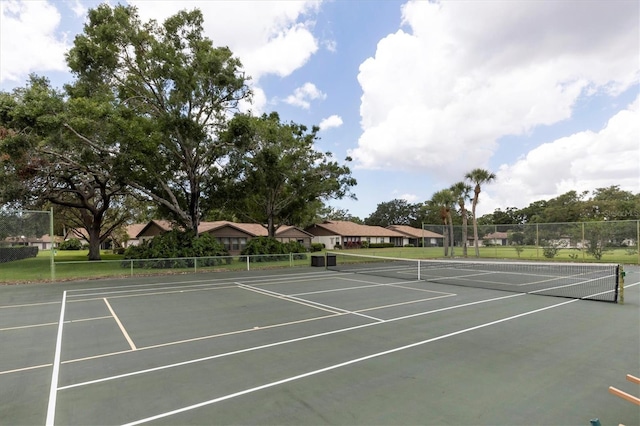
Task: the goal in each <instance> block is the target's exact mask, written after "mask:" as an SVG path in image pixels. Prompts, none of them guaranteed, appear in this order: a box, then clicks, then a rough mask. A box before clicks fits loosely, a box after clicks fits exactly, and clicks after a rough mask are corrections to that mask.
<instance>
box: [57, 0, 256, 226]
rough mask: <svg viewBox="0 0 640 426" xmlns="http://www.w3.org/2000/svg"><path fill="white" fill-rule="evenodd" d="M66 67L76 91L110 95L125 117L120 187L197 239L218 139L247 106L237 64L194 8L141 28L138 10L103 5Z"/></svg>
mask: <svg viewBox="0 0 640 426" xmlns="http://www.w3.org/2000/svg"><path fill="white" fill-rule="evenodd" d="M67 62H68V64H69V66H70V68H71V70H72V72H73V74H74V75H75V77H76V78H77V79H78V84H84V85H91V86H92V85H99V86H105V87H109V88H111V90H112V91H113V94H114V96H115V97H116V99H117V100H118V102H119V103H120V105H121V106H122V107H123V108H124V107H126V108H127V109H128V114H129V115H128V117H125V118H126V120H123V121H122V126H121V129H120V130H121V134H120V140H119V144H120V146H119V147H120V151H121V152H122V154H123V157H122V158H123V160H124V161H123V162H122V163H121V172H122V173H121V174H122V176H123V178H124V179H125V181H126V183H127V184H128V185H130V186H131V187H133V188H135V189H136V190H137V191H139V192H140V193H142V194H145V195H146V196H147V197H149V198H150V199H152V200H153V201H155V202H156V203H157V204H158V205H159V206H160V207H161V208H162V209H164V211H165V212H166V213H167V214H168V215H169V216H171V217H172V219H173V220H174V221H175V222H176V223H178V224H179V225H180V226H182V227H184V228H185V229H190V230H193V231H195V232H197V229H198V224H199V221H200V219H201V217H202V215H203V208H202V205H201V204H202V200H203V199H206V197H207V196H208V194H209V193H210V192H212V191H215V190H216V187H217V179H218V177H219V170H220V167H219V163H220V161H221V159H223V158H224V157H225V156H226V154H227V149H226V147H224V146H222V145H221V144H220V142H219V140H218V133H219V131H220V129H221V128H223V127H224V124H225V122H226V120H227V118H228V115H229V114H230V113H231V112H233V111H236V110H237V108H238V106H239V103H240V102H241V101H243V100H249V98H250V90H249V88H248V86H247V84H246V83H247V78H246V77H245V75H244V73H243V72H242V68H241V63H240V61H239V60H238V59H237V58H235V57H234V56H233V54H232V52H231V51H230V50H229V49H228V48H226V47H214V46H213V43H212V41H211V40H209V39H208V38H206V37H205V36H204V35H203V17H202V13H201V12H200V11H199V10H193V11H181V12H179V13H177V14H176V15H174V16H171V17H170V18H168V19H167V20H165V21H164V22H163V23H158V22H156V21H153V20H152V21H149V22H146V23H143V22H141V21H140V19H139V17H138V14H137V10H136V9H135V8H134V7H129V6H127V7H125V6H121V5H119V6H115V7H113V8H112V7H110V6H109V5H106V4H103V5H100V6H99V7H97V8H96V9H93V10H90V11H89V15H88V22H87V24H86V25H85V28H84V32H83V33H82V34H80V35H78V36H77V37H76V39H75V41H74V46H73V48H72V49H71V50H70V52H69V54H68V58H67Z"/></svg>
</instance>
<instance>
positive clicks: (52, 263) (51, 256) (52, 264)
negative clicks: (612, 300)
mask: <svg viewBox="0 0 640 426" xmlns="http://www.w3.org/2000/svg"><path fill="white" fill-rule="evenodd" d="M49 236H50V237H51V250H50V253H49V262H50V269H51V282H56V262H55V259H54V252H55V245H56V237H55V235H53V207H51V209H50V210H49Z"/></svg>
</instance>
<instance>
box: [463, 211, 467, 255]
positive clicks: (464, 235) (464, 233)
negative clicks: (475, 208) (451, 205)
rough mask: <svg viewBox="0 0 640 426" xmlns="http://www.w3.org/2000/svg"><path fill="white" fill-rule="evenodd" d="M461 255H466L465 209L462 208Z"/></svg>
mask: <svg viewBox="0 0 640 426" xmlns="http://www.w3.org/2000/svg"><path fill="white" fill-rule="evenodd" d="M461 211H462V255H463V256H464V257H467V237H468V235H467V225H468V223H467V211H466V210H465V209H464V208H463V209H462V210H461Z"/></svg>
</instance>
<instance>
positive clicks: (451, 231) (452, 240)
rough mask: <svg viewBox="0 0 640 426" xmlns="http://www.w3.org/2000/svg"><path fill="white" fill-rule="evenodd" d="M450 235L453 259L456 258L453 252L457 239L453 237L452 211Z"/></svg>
mask: <svg viewBox="0 0 640 426" xmlns="http://www.w3.org/2000/svg"><path fill="white" fill-rule="evenodd" d="M449 234H450V239H449V241H450V244H451V257H453V256H454V254H453V250H454V246H455V241H456V240H455V238H454V237H453V219H452V218H451V211H449Z"/></svg>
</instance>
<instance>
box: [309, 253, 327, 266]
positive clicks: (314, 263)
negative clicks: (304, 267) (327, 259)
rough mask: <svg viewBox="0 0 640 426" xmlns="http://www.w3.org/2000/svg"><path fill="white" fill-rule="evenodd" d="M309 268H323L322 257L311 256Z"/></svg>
mask: <svg viewBox="0 0 640 426" xmlns="http://www.w3.org/2000/svg"><path fill="white" fill-rule="evenodd" d="M311 266H324V256H319V255H315V256H311Z"/></svg>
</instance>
